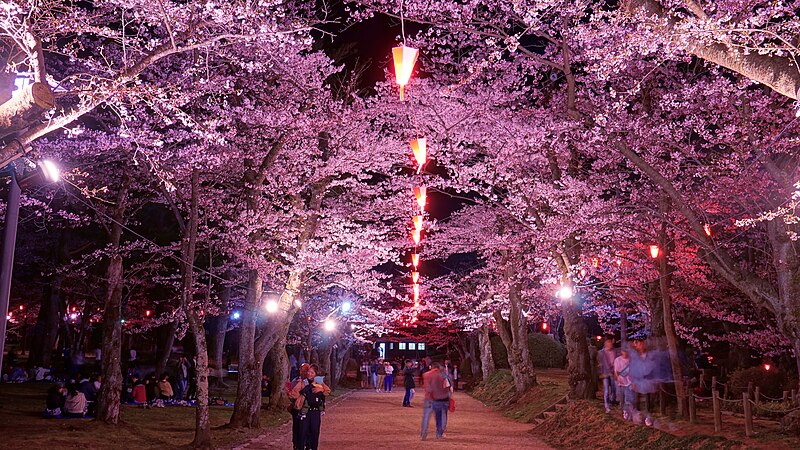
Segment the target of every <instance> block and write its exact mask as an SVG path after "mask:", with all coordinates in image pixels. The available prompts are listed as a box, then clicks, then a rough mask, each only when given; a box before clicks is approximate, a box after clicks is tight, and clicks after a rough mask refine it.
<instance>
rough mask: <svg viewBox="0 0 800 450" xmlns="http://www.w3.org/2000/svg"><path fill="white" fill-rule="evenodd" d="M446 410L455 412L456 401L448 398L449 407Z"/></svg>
mask: <svg viewBox="0 0 800 450" xmlns="http://www.w3.org/2000/svg"><path fill="white" fill-rule="evenodd" d="M447 410H448V411H450V412H455V411H456V399H454V398H453V397H450V406H448V407H447Z"/></svg>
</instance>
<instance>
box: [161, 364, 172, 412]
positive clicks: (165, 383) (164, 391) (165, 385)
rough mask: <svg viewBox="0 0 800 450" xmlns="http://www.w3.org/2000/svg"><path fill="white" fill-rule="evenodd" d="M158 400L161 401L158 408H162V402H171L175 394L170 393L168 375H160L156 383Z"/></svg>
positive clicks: (170, 384)
mask: <svg viewBox="0 0 800 450" xmlns="http://www.w3.org/2000/svg"><path fill="white" fill-rule="evenodd" d="M158 392H159V393H158V399H159V400H161V403H160V405H159V406H162V407H163V406H164V403H163V402H168V401H171V400H172V397H173V396H174V395H175V393H174V392H173V391H172V383H170V382H169V375H168V374H167V373H166V372H164V373H162V374H161V379H160V380H159V381H158Z"/></svg>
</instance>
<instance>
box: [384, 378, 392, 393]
mask: <svg viewBox="0 0 800 450" xmlns="http://www.w3.org/2000/svg"><path fill="white" fill-rule="evenodd" d="M393 378H394V374H392V375H386V378H384V379H383V390H384V391H387V392H392V384H393V383H394V380H393Z"/></svg>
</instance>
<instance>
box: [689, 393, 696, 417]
mask: <svg viewBox="0 0 800 450" xmlns="http://www.w3.org/2000/svg"><path fill="white" fill-rule="evenodd" d="M688 399H689V423H697V405H695V403H694V394H693V393H692V392H689V396H688Z"/></svg>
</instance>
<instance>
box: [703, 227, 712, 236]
mask: <svg viewBox="0 0 800 450" xmlns="http://www.w3.org/2000/svg"><path fill="white" fill-rule="evenodd" d="M703 231H705V232H706V236H709V237H711V225H709V224H705V225H703Z"/></svg>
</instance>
